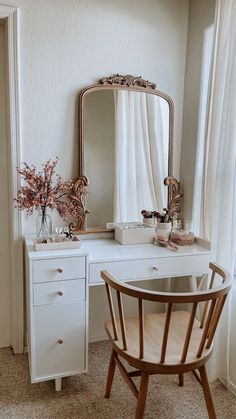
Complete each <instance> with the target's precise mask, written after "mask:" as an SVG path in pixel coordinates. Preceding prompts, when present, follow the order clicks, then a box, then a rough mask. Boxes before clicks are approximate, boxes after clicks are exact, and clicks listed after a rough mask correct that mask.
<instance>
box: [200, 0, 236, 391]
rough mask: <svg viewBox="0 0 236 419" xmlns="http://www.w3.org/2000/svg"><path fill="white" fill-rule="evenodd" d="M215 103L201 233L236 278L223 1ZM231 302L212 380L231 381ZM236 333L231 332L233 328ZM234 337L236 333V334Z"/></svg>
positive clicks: (234, 160)
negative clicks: (235, 270)
mask: <svg viewBox="0 0 236 419" xmlns="http://www.w3.org/2000/svg"><path fill="white" fill-rule="evenodd" d="M210 92H211V93H210V104H209V115H208V124H207V130H206V143H205V156H204V165H203V175H202V191H203V193H202V217H201V220H200V223H201V228H200V231H202V232H203V233H204V236H205V237H206V238H208V239H209V238H210V239H211V260H212V261H216V262H217V263H219V264H220V265H222V266H223V267H225V268H226V269H228V271H229V272H230V274H231V276H232V277H233V274H234V267H235V255H236V2H235V0H218V1H217V3H216V28H215V45H214V56H213V72H212V81H211V89H210ZM231 310H232V301H231V299H230V298H229V299H228V301H227V305H226V308H225V310H224V313H223V316H222V319H221V322H220V325H219V329H218V332H217V335H216V339H215V350H214V353H213V357H212V359H211V361H210V365H209V366H210V377H211V379H215V378H217V377H219V378H223V379H224V381H225V382H227V383H228V384H229V382H230V370H229V363H230V359H229V346H230V342H231V338H232V336H230V321H231ZM231 330H232V329H231ZM233 333H236V332H235V331H234V332H233Z"/></svg>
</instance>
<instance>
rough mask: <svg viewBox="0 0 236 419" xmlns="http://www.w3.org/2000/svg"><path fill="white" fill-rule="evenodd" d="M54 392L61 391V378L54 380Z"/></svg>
mask: <svg viewBox="0 0 236 419" xmlns="http://www.w3.org/2000/svg"><path fill="white" fill-rule="evenodd" d="M55 390H56V391H61V378H56V379H55Z"/></svg>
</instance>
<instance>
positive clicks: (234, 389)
mask: <svg viewBox="0 0 236 419" xmlns="http://www.w3.org/2000/svg"><path fill="white" fill-rule="evenodd" d="M219 380H220V382H221V383H222V384H223V385H224V386H225V387H226V388H227V389H228V390H229V391H230V392H231V393H232V394H233V395H234V396H236V385H235V384H233V383H232V381H230V380H229V384H228V385H227V382H226V380H225V379H224V378H219Z"/></svg>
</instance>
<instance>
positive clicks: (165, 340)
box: [160, 303, 173, 364]
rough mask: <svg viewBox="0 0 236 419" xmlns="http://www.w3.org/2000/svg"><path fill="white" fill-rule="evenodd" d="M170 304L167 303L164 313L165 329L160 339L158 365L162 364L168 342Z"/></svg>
mask: <svg viewBox="0 0 236 419" xmlns="http://www.w3.org/2000/svg"><path fill="white" fill-rule="evenodd" d="M172 306H173V304H172V303H168V306H167V312H166V320H165V328H164V333H163V338H162V347H161V357H160V363H161V364H164V362H165V357H166V347H167V342H168V333H169V327H170V319H171V312H172Z"/></svg>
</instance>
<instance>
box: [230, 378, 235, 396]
mask: <svg viewBox="0 0 236 419" xmlns="http://www.w3.org/2000/svg"><path fill="white" fill-rule="evenodd" d="M229 391H231V393H233V394H234V396H236V385H235V384H233V383H232V382H231V381H230V382H229Z"/></svg>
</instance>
